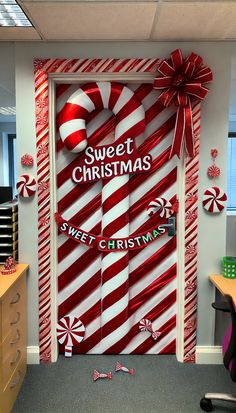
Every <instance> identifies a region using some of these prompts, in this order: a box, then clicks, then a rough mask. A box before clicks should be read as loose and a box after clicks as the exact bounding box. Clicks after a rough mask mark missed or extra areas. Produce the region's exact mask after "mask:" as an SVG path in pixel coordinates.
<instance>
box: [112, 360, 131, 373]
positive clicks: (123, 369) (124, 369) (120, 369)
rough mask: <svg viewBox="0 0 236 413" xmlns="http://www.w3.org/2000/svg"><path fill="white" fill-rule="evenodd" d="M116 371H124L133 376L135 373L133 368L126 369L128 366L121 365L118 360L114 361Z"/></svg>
mask: <svg viewBox="0 0 236 413" xmlns="http://www.w3.org/2000/svg"><path fill="white" fill-rule="evenodd" d="M117 371H124V372H125V373H129V374H131V376H133V375H134V373H135V371H134V369H132V368H131V369H128V367H125V366H122V364H121V363H120V362H119V361H117V362H116V372H117Z"/></svg>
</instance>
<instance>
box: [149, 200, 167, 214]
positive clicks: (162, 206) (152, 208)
mask: <svg viewBox="0 0 236 413" xmlns="http://www.w3.org/2000/svg"><path fill="white" fill-rule="evenodd" d="M147 212H148V215H149V216H150V217H152V216H153V215H154V214H156V213H158V215H159V216H160V217H161V218H169V217H170V216H171V214H172V204H171V203H170V201H167V200H166V199H165V198H155V199H154V201H151V202H150V203H149V205H148V208H147Z"/></svg>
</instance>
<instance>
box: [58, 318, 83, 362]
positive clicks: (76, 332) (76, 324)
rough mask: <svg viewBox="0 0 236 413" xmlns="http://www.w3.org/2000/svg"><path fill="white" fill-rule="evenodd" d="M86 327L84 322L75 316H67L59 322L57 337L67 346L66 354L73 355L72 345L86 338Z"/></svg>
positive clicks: (67, 355)
mask: <svg viewBox="0 0 236 413" xmlns="http://www.w3.org/2000/svg"><path fill="white" fill-rule="evenodd" d="M84 334H85V327H84V325H83V323H82V322H81V321H80V320H79V319H78V318H77V317H73V316H65V317H63V318H61V319H60V320H59V321H58V323H57V339H58V341H59V343H60V344H64V346H65V356H66V357H70V356H71V355H72V347H73V346H74V345H75V344H79V343H81V341H82V340H83V338H84Z"/></svg>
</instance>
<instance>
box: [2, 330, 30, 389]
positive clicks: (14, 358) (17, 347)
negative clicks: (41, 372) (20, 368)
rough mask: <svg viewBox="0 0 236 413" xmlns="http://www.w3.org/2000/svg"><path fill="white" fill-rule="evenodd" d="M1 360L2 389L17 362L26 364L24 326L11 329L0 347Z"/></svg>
mask: <svg viewBox="0 0 236 413" xmlns="http://www.w3.org/2000/svg"><path fill="white" fill-rule="evenodd" d="M1 359H2V388H3V389H4V388H5V387H6V385H7V383H8V381H9V380H10V377H11V375H12V374H13V372H14V370H15V368H16V366H17V364H18V363H19V360H21V359H23V360H25V363H26V325H25V324H24V325H19V326H18V327H14V328H12V331H11V332H10V333H9V334H8V336H7V337H6V338H5V340H4V342H3V344H2V346H1Z"/></svg>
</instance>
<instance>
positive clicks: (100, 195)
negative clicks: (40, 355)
mask: <svg viewBox="0 0 236 413" xmlns="http://www.w3.org/2000/svg"><path fill="white" fill-rule="evenodd" d="M127 87H128V88H129V89H130V90H132V91H133V93H134V96H135V97H137V99H138V100H140V101H141V103H142V105H143V107H144V110H145V120H146V127H145V131H144V132H143V133H139V134H138V133H137V137H136V146H137V147H138V150H139V153H140V154H144V153H147V152H149V153H150V154H151V155H152V159H153V167H152V170H151V171H149V172H147V173H144V174H137V175H133V176H130V177H129V179H127V176H126V177H125V181H124V180H123V181H122V182H119V179H118V180H117V178H115V179H114V180H111V181H103V182H102V181H98V182H95V183H87V184H80V185H79V184H75V183H74V182H73V181H72V179H71V171H72V169H73V167H74V166H75V165H76V164H77V162H78V159H81V157H82V156H83V154H79V155H78V154H76V153H72V152H70V151H68V150H67V149H66V147H64V146H63V143H62V141H61V140H60V139H58V144H57V161H56V167H57V185H58V186H57V200H58V212H59V213H60V214H61V215H63V218H64V219H66V220H69V221H70V222H72V223H73V224H74V225H76V226H79V227H81V228H83V229H84V230H85V231H88V232H90V233H93V234H97V235H99V234H101V233H102V231H103V234H104V235H105V236H107V237H117V236H121V237H122V236H123V237H125V236H127V235H128V233H127V235H124V232H122V231H124V228H125V231H128V232H129V234H131V233H132V234H133V233H137V234H138V233H140V232H143V231H146V230H148V229H149V228H151V227H153V226H154V225H155V224H156V223H157V222H158V220H160V222H161V218H159V217H157V215H154V216H153V217H151V218H149V216H148V214H147V206H148V204H149V202H150V201H152V200H153V199H154V198H156V197H164V198H166V199H168V200H171V201H172V202H174V201H175V199H176V196H177V193H176V191H177V185H176V178H177V166H176V160H175V158H174V159H171V160H169V155H170V148H171V140H172V134H173V127H174V122H175V115H174V114H173V113H172V112H171V111H169V110H167V109H165V110H163V111H160V109H159V107H158V106H157V105H156V101H157V97H158V95H159V92H157V91H155V90H153V87H152V85H150V84H133V83H132V84H128V85H127ZM78 88H79V86H78V85H59V86H58V87H57V113H58V114H59V113H60V112H61V110H62V108H63V107H64V105H65V103H66V102H67V100H68V98H69V97H70V96H71V95H72V93H73V92H75V91H76V90H77V89H78ZM95 109H96V110H93V111H91V114H90V117H89V121H88V122H87V125H86V128H87V136H88V139H89V143H90V145H91V146H95V145H99V144H107V143H111V142H113V141H114V134H115V119H114V115H113V114H112V113H111V111H109V110H105V109H100V108H97V107H96V108H95ZM131 115H132V114H130V113H128V114H127V113H126V115H125V116H127V117H128V116H131ZM124 121H125V119H124ZM123 123H124V124H125V122H123ZM132 132H133V133H134V130H133V131H132ZM122 178H123V177H122ZM112 181H113V182H112ZM112 209H113V211H112V213H109V211H111V210H112ZM120 231H121V232H120ZM118 234H119V235H118ZM65 315H74V316H76V317H78V318H79V319H80V320H81V321H82V322H83V324H84V325H85V328H86V331H85V337H84V341H83V342H82V343H80V344H79V345H78V346H74V348H73V352H74V353H90V354H101V353H105V354H112V353H113V354H118V353H126V354H130V353H132V354H145V353H148V354H160V353H174V352H175V344H176V237H175V236H174V237H168V236H167V235H166V234H165V235H163V236H162V237H160V238H158V239H156V240H155V241H154V242H152V243H151V244H149V245H148V246H146V247H145V248H143V249H140V250H133V251H129V252H125V253H115V252H113V253H107V254H103V255H102V254H101V253H100V252H99V251H97V250H96V249H94V248H91V249H90V248H88V247H86V246H84V245H81V244H78V243H76V242H75V241H74V240H71V239H68V238H66V237H65V236H64V235H63V234H59V235H58V317H59V319H60V318H62V317H64V316H65ZM143 318H146V319H148V320H150V321H151V322H152V328H153V329H154V330H158V331H159V332H160V333H161V334H160V336H159V337H158V339H157V340H154V338H153V336H152V335H151V334H150V333H149V332H143V331H140V329H139V322H140V320H141V319H143ZM62 351H63V349H62Z"/></svg>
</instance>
